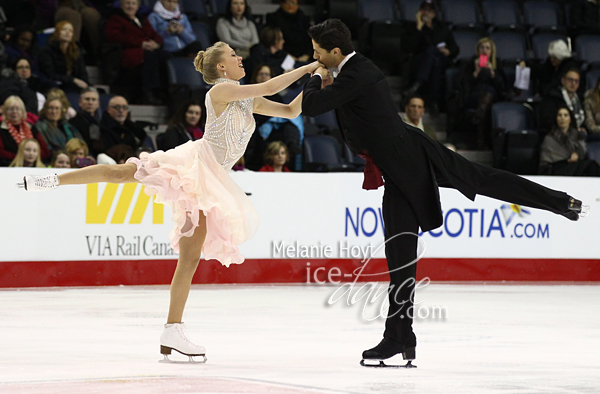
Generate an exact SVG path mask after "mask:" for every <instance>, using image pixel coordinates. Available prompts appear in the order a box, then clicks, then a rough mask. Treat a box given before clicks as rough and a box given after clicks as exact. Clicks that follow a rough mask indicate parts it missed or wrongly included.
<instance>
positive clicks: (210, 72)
mask: <svg viewBox="0 0 600 394" xmlns="http://www.w3.org/2000/svg"><path fill="white" fill-rule="evenodd" d="M226 46H227V44H226V43H224V42H222V41H219V42H217V43H216V44H215V45H213V46H211V47H208V48H207V49H206V51H200V52H198V55H197V56H196V59H194V66H195V67H196V70H198V71H199V72H201V73H202V78H203V79H204V81H205V82H206V83H208V84H210V85H214V83H215V82H216V81H217V79H219V78H221V75H220V74H219V70H217V64H219V63H220V62H221V60H222V59H223V53H224V50H225V47H226Z"/></svg>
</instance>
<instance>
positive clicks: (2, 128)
mask: <svg viewBox="0 0 600 394" xmlns="http://www.w3.org/2000/svg"><path fill="white" fill-rule="evenodd" d="M2 113H3V114H4V117H3V118H2V122H1V123H0V166H7V165H9V164H10V163H11V162H12V161H13V160H14V158H15V157H16V155H17V151H18V150H19V144H20V143H21V141H23V140H25V139H28V138H29V139H35V140H37V141H38V143H39V144H40V147H41V148H40V154H41V156H42V159H47V158H48V157H50V150H49V149H48V145H47V144H46V141H45V140H44V137H42V136H41V135H40V134H39V133H38V132H37V130H35V128H32V127H31V125H30V124H29V123H27V110H26V109H25V103H24V102H23V100H21V98H20V97H19V96H10V97H8V98H7V99H6V100H5V101H4V105H3V106H2Z"/></svg>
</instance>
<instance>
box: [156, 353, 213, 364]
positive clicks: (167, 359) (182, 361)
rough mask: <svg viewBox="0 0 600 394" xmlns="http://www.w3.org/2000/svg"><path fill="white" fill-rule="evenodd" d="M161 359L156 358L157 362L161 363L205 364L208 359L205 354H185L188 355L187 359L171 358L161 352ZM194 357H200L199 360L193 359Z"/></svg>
mask: <svg viewBox="0 0 600 394" xmlns="http://www.w3.org/2000/svg"><path fill="white" fill-rule="evenodd" d="M163 357H164V358H163V359H162V360H158V362H159V363H163V364H206V361H207V360H208V359H207V358H206V356H205V355H200V356H186V357H189V360H187V361H186V360H171V359H170V358H169V356H168V355H166V354H163ZM194 357H202V359H201V360H195V359H194Z"/></svg>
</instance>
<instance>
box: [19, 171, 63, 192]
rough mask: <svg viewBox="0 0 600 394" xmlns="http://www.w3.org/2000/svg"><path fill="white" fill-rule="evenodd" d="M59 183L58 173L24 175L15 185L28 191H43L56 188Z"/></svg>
mask: <svg viewBox="0 0 600 394" xmlns="http://www.w3.org/2000/svg"><path fill="white" fill-rule="evenodd" d="M58 185H60V180H59V179H58V174H50V175H25V176H24V177H23V182H22V183H17V187H19V188H21V189H25V190H27V191H28V192H43V191H46V190H52V189H56V188H57V187H58Z"/></svg>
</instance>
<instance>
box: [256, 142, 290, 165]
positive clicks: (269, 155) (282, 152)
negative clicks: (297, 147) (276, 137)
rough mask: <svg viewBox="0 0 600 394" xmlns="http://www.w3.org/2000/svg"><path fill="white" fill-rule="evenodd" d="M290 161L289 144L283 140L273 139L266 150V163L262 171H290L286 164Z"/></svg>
mask: <svg viewBox="0 0 600 394" xmlns="http://www.w3.org/2000/svg"><path fill="white" fill-rule="evenodd" d="M288 161H289V155H288V150H287V146H286V145H285V144H284V143H283V142H281V141H273V142H271V143H270V144H269V146H267V150H266V151H265V165H264V166H262V168H261V169H260V171H261V172H290V169H289V168H287V166H286V164H287V162H288Z"/></svg>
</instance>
